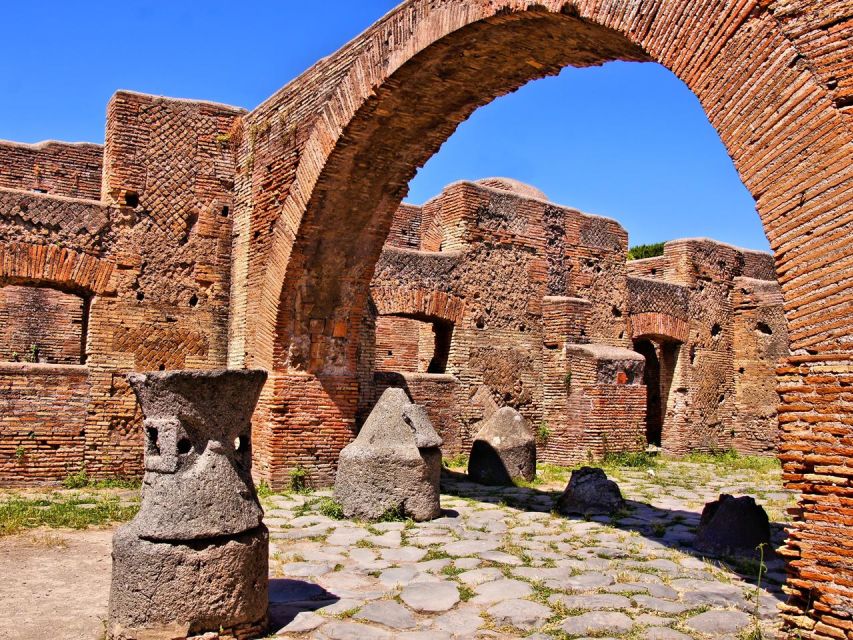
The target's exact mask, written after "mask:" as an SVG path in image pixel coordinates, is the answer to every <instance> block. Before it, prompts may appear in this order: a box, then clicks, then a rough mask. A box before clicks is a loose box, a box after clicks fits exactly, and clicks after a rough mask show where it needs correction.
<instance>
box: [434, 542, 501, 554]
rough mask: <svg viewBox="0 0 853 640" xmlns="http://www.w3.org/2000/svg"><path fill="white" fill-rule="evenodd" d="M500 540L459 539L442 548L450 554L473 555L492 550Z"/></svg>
mask: <svg viewBox="0 0 853 640" xmlns="http://www.w3.org/2000/svg"><path fill="white" fill-rule="evenodd" d="M499 546H501V542H500V541H499V540H460V541H459V542H451V543H450V544H448V545H445V546H444V548H443V549H442V550H443V551H444V552H445V553H446V554H448V555H450V556H459V557H461V556H473V555H477V554H480V553H483V552H486V551H494V550H495V549H497V548H498V547H499Z"/></svg>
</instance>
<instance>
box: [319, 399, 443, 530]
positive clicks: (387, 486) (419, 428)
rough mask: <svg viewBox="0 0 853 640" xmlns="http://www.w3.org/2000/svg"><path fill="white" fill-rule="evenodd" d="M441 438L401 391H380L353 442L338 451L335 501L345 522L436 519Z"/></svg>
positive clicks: (417, 407) (425, 416) (418, 408)
mask: <svg viewBox="0 0 853 640" xmlns="http://www.w3.org/2000/svg"><path fill="white" fill-rule="evenodd" d="M440 446H441V438H440V437H439V436H438V434H437V433H436V432H435V429H433V426H432V423H431V422H430V420H429V418H428V417H427V415H426V411H425V410H424V408H423V407H421V406H420V405H416V404H413V403H412V401H411V400H409V397H408V396H407V395H406V392H405V391H403V390H402V389H393V388H392V389H386V390H385V392H384V393H383V394H382V397H381V398H380V399H379V402H378V403H376V406H375V407H374V409H373V411H371V413H370V416H369V417H368V418H367V421H366V422H365V423H364V426H363V427H362V428H361V431H360V432H359V434H358V437H357V438H356V439H355V441H354V442H351V443H350V444H349V445H347V446H346V447H345V448H344V450H343V451H341V456H340V460H339V461H338V473H337V476H336V479H335V498H336V499H337V500H338V501H339V502H340V503H341V505H342V506H343V510H344V514H345V515H346V516H347V517H348V518H363V519H365V520H376V519H379V518H381V517H382V516H383V515H384V514H386V513H387V512H389V511H394V512H396V513H398V514H399V515H401V516H406V517H409V518H412V519H413V520H417V521H423V520H430V519H432V518H437V517H438V516H439V515H440V514H441V506H440V504H439V503H440V495H439V480H440V476H441V450H440V449H439V447H440Z"/></svg>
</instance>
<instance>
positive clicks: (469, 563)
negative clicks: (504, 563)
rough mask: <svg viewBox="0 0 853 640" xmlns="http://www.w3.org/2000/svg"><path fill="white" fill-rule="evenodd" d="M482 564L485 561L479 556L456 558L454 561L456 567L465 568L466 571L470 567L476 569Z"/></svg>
mask: <svg viewBox="0 0 853 640" xmlns="http://www.w3.org/2000/svg"><path fill="white" fill-rule="evenodd" d="M481 564H483V561H482V560H480V559H479V558H456V560H454V561H453V566H454V567H456V568H457V569H464V570H466V571H467V570H469V569H476V568H477V567H479V566H480V565H481Z"/></svg>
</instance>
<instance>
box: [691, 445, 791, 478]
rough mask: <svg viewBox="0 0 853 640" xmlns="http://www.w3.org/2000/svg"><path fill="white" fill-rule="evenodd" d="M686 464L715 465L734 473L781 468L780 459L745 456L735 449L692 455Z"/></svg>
mask: <svg viewBox="0 0 853 640" xmlns="http://www.w3.org/2000/svg"><path fill="white" fill-rule="evenodd" d="M684 461H685V462H694V463H699V464H713V465H715V466H717V467H724V468H726V469H729V470H732V471H747V470H748V471H760V472H769V471H776V470H778V469H779V468H780V467H781V464H780V462H779V459H778V458H776V457H775V456H744V455H741V454H739V453H738V452H737V451H735V450H734V449H730V450H727V451H714V452H710V453H700V452H696V453H691V454H689V455H688V456H687V457H686V458H684Z"/></svg>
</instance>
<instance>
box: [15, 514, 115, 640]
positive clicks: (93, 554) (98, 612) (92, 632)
mask: <svg viewBox="0 0 853 640" xmlns="http://www.w3.org/2000/svg"><path fill="white" fill-rule="evenodd" d="M112 535H113V529H112V528H110V529H88V530H85V531H73V530H57V529H50V530H49V529H36V530H33V531H27V532H26V533H23V534H20V535H14V536H7V537H3V538H0V576H3V578H4V579H3V580H0V602H2V603H3V606H2V608H0V640H13V639H14V640H45V639H46V638H50V639H51V640H98V639H100V638H102V637H103V635H104V621H105V620H106V617H107V601H108V599H109V585H110V565H111V559H110V544H111V541H112Z"/></svg>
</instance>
